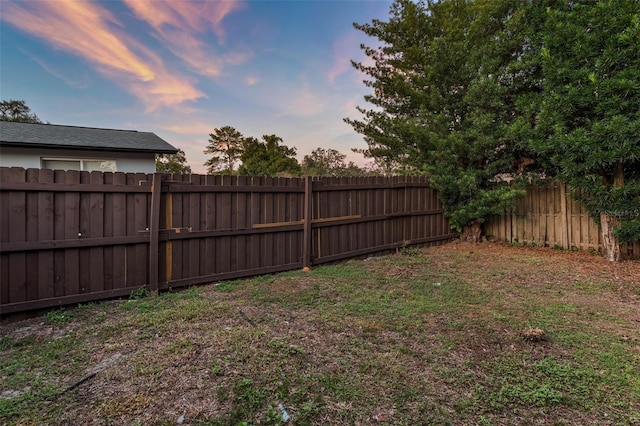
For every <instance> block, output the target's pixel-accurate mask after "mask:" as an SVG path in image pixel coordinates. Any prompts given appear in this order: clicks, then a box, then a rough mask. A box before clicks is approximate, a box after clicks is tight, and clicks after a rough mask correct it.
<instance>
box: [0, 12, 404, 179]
mask: <svg viewBox="0 0 640 426" xmlns="http://www.w3.org/2000/svg"><path fill="white" fill-rule="evenodd" d="M390 5H391V1H382V0H361V1H346V0H343V1H323V0H311V1H194V2H192V1H161V0H123V1H93V2H78V1H76V0H50V1H28V2H27V1H12V0H0V17H1V18H0V19H1V22H0V25H1V27H0V37H1V38H0V44H1V45H0V48H1V56H0V91H1V95H2V99H4V100H8V99H24V100H25V101H26V102H27V105H29V107H31V109H32V111H33V112H35V113H36V114H37V115H38V116H39V117H40V119H41V120H43V121H45V122H50V123H52V124H67V125H76V126H90V127H105V128H117V129H134V130H140V131H149V132H154V133H156V134H157V135H158V136H160V137H162V138H164V139H165V140H167V141H168V142H169V143H171V144H173V145H174V146H176V147H177V148H181V149H183V150H184V151H185V152H186V155H187V160H188V162H189V164H190V165H191V167H192V169H193V171H194V172H196V173H198V172H200V173H203V172H204V171H205V168H204V166H203V165H202V164H203V163H204V162H205V161H206V159H207V157H206V156H205V154H203V153H202V150H203V149H204V148H205V146H206V144H207V141H208V134H209V133H211V132H213V130H214V129H215V128H217V127H222V126H226V125H229V126H233V127H235V128H236V129H237V130H238V131H240V132H241V133H243V134H244V135H245V136H255V137H258V138H259V137H261V136H262V135H263V134H276V135H278V136H280V137H282V138H283V140H284V143H285V144H286V145H288V146H289V147H296V148H297V151H298V157H299V159H302V157H303V156H304V155H305V154H309V153H310V152H311V151H312V150H314V149H315V148H318V147H322V148H332V149H337V150H339V151H341V152H343V153H344V154H347V155H348V159H349V160H353V161H356V162H357V163H359V164H364V160H363V159H362V157H361V156H359V155H357V154H353V153H351V152H350V149H351V148H364V147H366V144H365V143H364V141H363V139H362V137H361V135H359V134H357V133H355V132H354V131H353V129H352V128H351V127H350V126H349V125H347V124H345V123H344V122H343V121H342V119H343V118H344V117H351V118H355V117H359V113H358V112H357V111H356V109H355V107H356V105H365V102H364V99H363V96H364V95H365V94H367V93H369V89H368V88H367V87H365V85H364V84H363V83H362V80H363V79H364V78H365V77H364V75H362V74H360V73H358V72H357V71H356V70H355V69H353V68H352V67H351V65H350V60H351V59H354V60H356V61H364V60H365V59H366V58H365V56H364V54H363V53H362V51H361V50H360V47H359V46H360V43H362V42H364V43H365V44H368V45H371V44H373V43H374V40H372V39H368V38H367V37H366V36H365V35H364V34H362V33H361V32H359V31H357V30H355V29H354V28H353V26H352V23H353V22H358V23H367V22H370V21H371V20H372V19H374V18H377V19H383V20H385V19H386V18H387V17H388V12H389V7H390Z"/></svg>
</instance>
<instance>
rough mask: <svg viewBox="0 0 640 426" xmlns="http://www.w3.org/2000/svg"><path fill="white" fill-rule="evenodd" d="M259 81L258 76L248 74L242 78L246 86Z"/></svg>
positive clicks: (253, 84)
mask: <svg viewBox="0 0 640 426" xmlns="http://www.w3.org/2000/svg"><path fill="white" fill-rule="evenodd" d="M259 81H260V77H257V76H254V75H248V76H246V77H245V78H244V84H246V85H247V86H255V85H256V84H258V82H259Z"/></svg>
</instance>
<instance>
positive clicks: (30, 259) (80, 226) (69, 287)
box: [0, 168, 457, 314]
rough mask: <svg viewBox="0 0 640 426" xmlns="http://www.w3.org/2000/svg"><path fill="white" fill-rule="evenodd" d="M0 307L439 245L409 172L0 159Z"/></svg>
mask: <svg viewBox="0 0 640 426" xmlns="http://www.w3.org/2000/svg"><path fill="white" fill-rule="evenodd" d="M0 205H1V207H0V313H2V314H9V313H15V312H22V311H27V310H33V309H40V308H49V307H53V306H60V305H68V304H74V303H84V302H88V301H93V300H100V299H106V298H112V297H118V296H124V295H128V294H130V293H131V292H132V291H133V290H137V289H139V288H141V287H146V288H147V289H149V290H150V291H159V290H167V289H171V288H177V287H183V286H189V285H194V284H200V283H209V282H215V281H220V280H227V279H234V278H240V277H247V276H252V275H260V274H267V273H273V272H279V271H284V270H290V269H298V268H302V267H304V266H312V265H318V264H322V263H327V262H333V261H337V260H341V259H346V258H351V257H357V256H364V255H368V254H372V253H378V252H384V251H388V250H393V249H397V248H401V247H406V246H409V245H414V244H426V245H433V244H441V243H442V242H445V241H447V240H450V239H452V238H455V237H457V234H455V233H452V232H451V231H450V228H449V225H448V222H447V220H446V218H445V217H444V212H443V210H442V206H441V204H440V201H439V198H438V194H437V192H436V191H435V190H433V189H432V188H430V187H429V186H428V183H427V181H426V179H425V178H418V177H392V178H382V177H362V178H319V179H315V178H314V179H311V178H306V179H300V178H269V177H244V176H212V175H206V176H203V175H163V174H131V173H126V174H125V173H102V172H90V173H89V172H78V171H66V172H65V171H57V170H56V171H52V170H46V169H27V170H24V169H21V168H0Z"/></svg>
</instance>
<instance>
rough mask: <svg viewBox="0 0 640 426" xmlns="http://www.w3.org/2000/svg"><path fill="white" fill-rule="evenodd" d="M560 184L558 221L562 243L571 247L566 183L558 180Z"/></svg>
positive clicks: (566, 247)
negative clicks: (560, 224) (560, 225)
mask: <svg viewBox="0 0 640 426" xmlns="http://www.w3.org/2000/svg"><path fill="white" fill-rule="evenodd" d="M559 185H560V210H561V211H560V222H561V223H562V228H563V229H562V245H563V246H564V248H565V249H567V250H569V249H571V241H570V237H569V236H570V231H569V217H568V216H569V215H568V214H567V213H568V212H567V184H566V183H564V182H559Z"/></svg>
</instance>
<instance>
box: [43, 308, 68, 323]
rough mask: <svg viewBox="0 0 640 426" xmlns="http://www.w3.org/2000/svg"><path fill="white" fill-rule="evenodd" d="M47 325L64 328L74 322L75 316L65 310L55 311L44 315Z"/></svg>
mask: <svg viewBox="0 0 640 426" xmlns="http://www.w3.org/2000/svg"><path fill="white" fill-rule="evenodd" d="M44 318H45V321H46V322H47V324H52V325H57V326H62V325H65V324H68V323H70V322H71V321H73V314H72V313H71V312H69V311H67V310H65V309H64V308H60V309H54V310H53V311H49V312H47V313H46V314H45V315H44Z"/></svg>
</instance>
